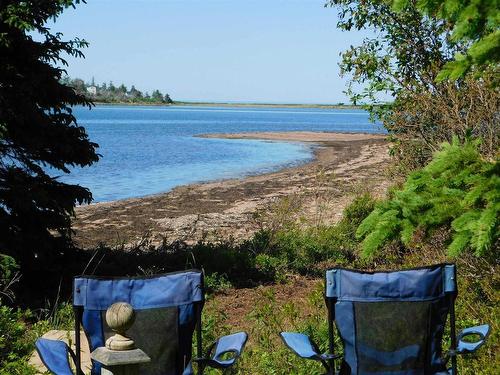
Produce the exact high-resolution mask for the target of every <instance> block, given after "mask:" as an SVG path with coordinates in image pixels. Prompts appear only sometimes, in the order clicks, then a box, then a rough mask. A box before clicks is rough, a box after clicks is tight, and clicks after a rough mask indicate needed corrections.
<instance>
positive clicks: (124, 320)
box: [91, 302, 151, 375]
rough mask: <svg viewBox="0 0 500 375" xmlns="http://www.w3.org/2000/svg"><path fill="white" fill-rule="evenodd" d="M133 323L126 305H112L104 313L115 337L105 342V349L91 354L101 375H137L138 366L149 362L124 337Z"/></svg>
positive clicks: (129, 309)
mask: <svg viewBox="0 0 500 375" xmlns="http://www.w3.org/2000/svg"><path fill="white" fill-rule="evenodd" d="M134 321H135V313H134V310H133V309H132V306H130V305H129V304H128V303H125V302H117V303H114V304H113V305H111V306H110V308H109V309H108V310H107V311H106V323H107V324H108V326H109V328H111V329H112V330H113V331H114V332H115V335H114V336H111V337H110V338H109V339H107V340H106V347H100V348H97V349H96V350H94V351H93V352H92V354H91V357H92V359H93V360H94V361H97V362H99V363H101V364H102V370H101V374H102V375H139V365H140V364H141V363H148V362H150V361H151V358H149V357H148V356H147V354H146V353H144V352H143V351H142V350H141V349H138V348H136V347H135V343H134V341H133V340H132V339H131V338H130V337H128V336H127V335H126V331H127V330H128V329H129V328H130V327H132V325H133V324H134Z"/></svg>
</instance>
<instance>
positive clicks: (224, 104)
mask: <svg viewBox="0 0 500 375" xmlns="http://www.w3.org/2000/svg"><path fill="white" fill-rule="evenodd" d="M94 104H95V105H96V106H104V105H111V106H113V105H116V106H118V105H124V106H139V105H140V106H151V107H171V106H182V107H241V108H248V107H257V108H319V109H363V107H362V106H360V105H351V104H344V105H340V104H293V103H290V104H278V103H227V102H220V103H218V102H213V103H212V102H173V103H170V104H167V103H147V102H144V103H130V102H109V103H108V102H94Z"/></svg>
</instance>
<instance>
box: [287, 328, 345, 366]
mask: <svg viewBox="0 0 500 375" xmlns="http://www.w3.org/2000/svg"><path fill="white" fill-rule="evenodd" d="M280 336H281V339H282V340H283V342H284V343H285V345H286V346H287V347H288V348H289V349H290V350H291V351H292V352H294V353H295V354H296V355H298V356H299V357H300V358H304V359H311V360H314V361H319V362H321V364H322V365H323V366H324V367H325V368H326V369H327V371H330V367H331V366H332V365H333V363H332V360H335V359H337V358H339V357H340V356H339V355H333V354H328V353H324V354H320V353H319V349H318V346H317V345H316V344H315V343H314V342H313V341H312V340H311V339H310V338H309V336H307V335H304V334H303V333H296V332H281V333H280Z"/></svg>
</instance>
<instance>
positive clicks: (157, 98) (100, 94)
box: [62, 77, 173, 104]
mask: <svg viewBox="0 0 500 375" xmlns="http://www.w3.org/2000/svg"><path fill="white" fill-rule="evenodd" d="M62 82H63V83H64V84H66V85H69V86H72V87H73V88H74V89H75V90H76V91H77V92H78V93H79V94H84V95H86V96H87V97H89V98H91V99H92V100H93V101H95V102H97V103H151V104H171V103H173V101H172V99H171V98H170V95H169V94H167V93H165V94H163V93H162V92H161V91H160V90H154V91H153V92H152V93H151V94H149V93H148V92H145V93H143V92H142V91H140V90H137V89H136V88H135V86H134V85H132V87H130V89H129V88H128V87H127V86H125V85H124V84H123V83H122V84H121V85H120V86H115V85H114V84H113V82H109V83H108V84H106V83H102V84H100V85H99V84H96V83H95V82H94V80H93V79H92V82H90V83H88V82H85V81H84V80H83V79H80V78H74V79H71V78H69V77H64V78H63V79H62Z"/></svg>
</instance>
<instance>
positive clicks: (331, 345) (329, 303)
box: [326, 298, 337, 375]
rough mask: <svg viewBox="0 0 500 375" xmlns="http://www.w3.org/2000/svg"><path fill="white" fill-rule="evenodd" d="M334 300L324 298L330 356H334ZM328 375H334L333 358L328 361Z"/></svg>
mask: <svg viewBox="0 0 500 375" xmlns="http://www.w3.org/2000/svg"><path fill="white" fill-rule="evenodd" d="M335 302H336V301H335V299H334V298H326V306H327V309H328V348H329V351H330V353H329V354H331V355H332V357H334V356H335V336H334V335H335V333H334V327H333V321H334V320H335ZM328 365H329V369H328V375H335V372H336V370H337V369H336V366H335V358H330V359H328Z"/></svg>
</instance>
